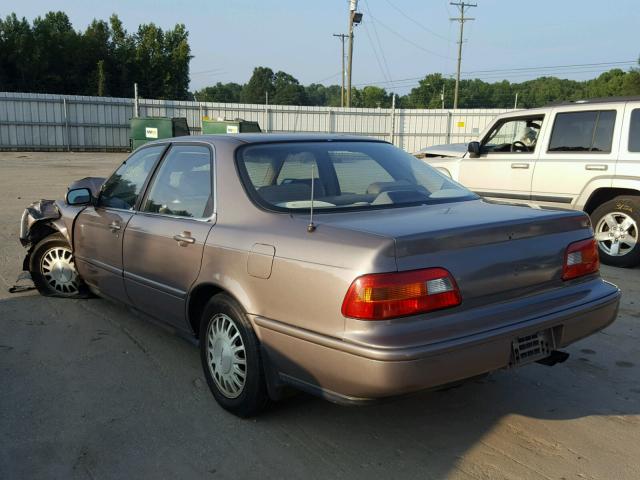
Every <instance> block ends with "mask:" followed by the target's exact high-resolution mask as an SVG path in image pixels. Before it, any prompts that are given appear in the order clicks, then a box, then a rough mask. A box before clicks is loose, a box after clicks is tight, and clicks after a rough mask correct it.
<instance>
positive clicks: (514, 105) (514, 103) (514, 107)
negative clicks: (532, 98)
mask: <svg viewBox="0 0 640 480" xmlns="http://www.w3.org/2000/svg"><path fill="white" fill-rule="evenodd" d="M517 108H518V92H516V101H515V102H513V109H514V110H515V109H517Z"/></svg>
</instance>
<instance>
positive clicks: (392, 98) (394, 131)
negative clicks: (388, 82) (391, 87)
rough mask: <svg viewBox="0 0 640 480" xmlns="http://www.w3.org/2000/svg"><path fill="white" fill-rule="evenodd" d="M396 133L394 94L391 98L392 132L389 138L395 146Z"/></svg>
mask: <svg viewBox="0 0 640 480" xmlns="http://www.w3.org/2000/svg"><path fill="white" fill-rule="evenodd" d="M395 133H396V94H395V93H394V94H393V97H391V132H390V134H389V137H390V139H391V143H393V144H394V145H395Z"/></svg>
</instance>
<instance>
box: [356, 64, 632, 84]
mask: <svg viewBox="0 0 640 480" xmlns="http://www.w3.org/2000/svg"><path fill="white" fill-rule="evenodd" d="M636 63H637V61H636V60H628V61H621V62H600V63H581V64H572V65H550V66H536V67H514V68H504V69H491V70H468V71H465V72H461V75H463V76H470V75H475V74H481V75H478V77H477V78H481V77H483V78H485V77H491V76H496V74H507V75H509V76H517V75H522V74H525V75H529V74H531V73H535V72H537V71H539V70H554V71H552V72H544V73H545V74H552V73H574V72H575V73H588V72H587V71H580V70H572V69H582V68H584V67H598V66H601V67H606V66H608V67H615V66H624V65H635V64H636ZM528 70H530V71H531V72H527V71H528ZM591 71H603V72H604V71H607V70H602V69H597V70H591ZM453 75H454V74H442V76H443V77H450V76H453ZM424 78H425V77H424V76H422V77H409V78H401V79H397V80H393V81H387V80H380V81H375V82H369V83H359V84H354V86H356V87H359V86H362V85H380V84H387V83H389V84H391V83H393V84H395V83H400V82H407V81H414V82H416V81H418V80H423V79H424Z"/></svg>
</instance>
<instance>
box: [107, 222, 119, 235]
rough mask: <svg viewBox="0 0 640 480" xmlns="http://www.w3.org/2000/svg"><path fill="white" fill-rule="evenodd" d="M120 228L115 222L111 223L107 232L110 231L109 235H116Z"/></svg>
mask: <svg viewBox="0 0 640 480" xmlns="http://www.w3.org/2000/svg"><path fill="white" fill-rule="evenodd" d="M121 228H122V227H121V226H120V224H119V223H116V222H111V224H110V225H109V230H111V233H117V232H118V230H120V229H121Z"/></svg>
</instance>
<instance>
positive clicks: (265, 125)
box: [264, 103, 269, 133]
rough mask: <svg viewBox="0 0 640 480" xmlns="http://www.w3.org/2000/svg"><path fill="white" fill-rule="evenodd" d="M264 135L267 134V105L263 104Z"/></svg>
mask: <svg viewBox="0 0 640 480" xmlns="http://www.w3.org/2000/svg"><path fill="white" fill-rule="evenodd" d="M264 133H269V104H267V103H265V104H264Z"/></svg>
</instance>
